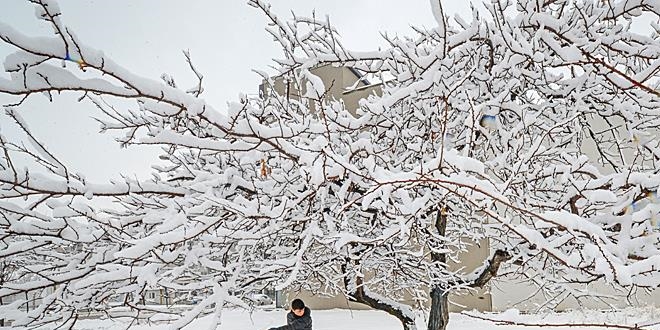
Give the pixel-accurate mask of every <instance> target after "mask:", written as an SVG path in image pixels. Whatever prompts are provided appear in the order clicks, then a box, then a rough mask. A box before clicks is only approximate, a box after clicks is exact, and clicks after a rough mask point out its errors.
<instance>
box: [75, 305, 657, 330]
mask: <svg viewBox="0 0 660 330" xmlns="http://www.w3.org/2000/svg"><path fill="white" fill-rule="evenodd" d="M475 314H476V313H475ZM480 315H481V316H485V317H488V318H492V319H503V320H509V321H516V322H523V323H543V324H567V323H591V324H595V323H598V324H602V323H607V324H619V325H623V324H626V325H634V324H638V325H639V326H646V325H651V324H652V325H651V326H648V327H645V328H644V329H652V330H660V309H657V308H655V309H654V308H637V309H626V310H622V311H617V312H612V311H608V312H598V311H574V312H568V313H548V314H535V315H522V314H519V313H518V312H517V311H514V310H510V311H507V312H504V313H499V314H480ZM312 319H313V322H314V330H349V329H355V330H399V329H401V325H400V323H399V322H398V321H397V319H395V318H394V317H391V316H389V315H388V314H386V313H384V312H378V311H349V310H339V309H335V310H323V311H313V312H312ZM222 320H223V324H222V326H221V327H220V329H221V330H263V329H268V328H269V327H273V326H279V325H282V324H283V323H284V320H285V311H283V310H272V311H263V310H257V311H254V312H253V313H249V312H247V311H241V310H227V311H225V312H224V313H223V318H222ZM656 323H657V324H656ZM125 328H126V324H113V323H112V322H111V321H108V320H81V321H79V323H78V326H77V329H81V330H82V329H89V330H91V329H95V330H96V329H99V330H101V329H103V330H115V329H116V330H119V329H125ZM571 328H573V329H576V328H579V329H594V330H595V329H608V330H611V329H612V328H605V327H588V328H585V327H571ZM131 329H137V330H154V329H167V324H150V325H149V324H140V325H137V326H134V327H133V328H131ZM185 329H190V330H192V329H208V319H206V318H202V319H200V320H197V321H195V322H193V323H192V324H190V325H189V326H188V327H186V328H185ZM420 329H424V328H423V327H420ZM448 329H451V330H472V329H477V330H485V329H495V330H499V329H501V330H511V329H529V330H533V329H543V330H554V329H568V327H566V326H561V327H560V326H551V327H548V326H545V327H542V328H541V327H533V326H523V325H520V326H516V325H495V324H494V323H493V322H490V321H483V320H477V319H474V318H470V317H468V316H465V315H461V314H452V315H451V316H450V324H449V327H448Z"/></svg>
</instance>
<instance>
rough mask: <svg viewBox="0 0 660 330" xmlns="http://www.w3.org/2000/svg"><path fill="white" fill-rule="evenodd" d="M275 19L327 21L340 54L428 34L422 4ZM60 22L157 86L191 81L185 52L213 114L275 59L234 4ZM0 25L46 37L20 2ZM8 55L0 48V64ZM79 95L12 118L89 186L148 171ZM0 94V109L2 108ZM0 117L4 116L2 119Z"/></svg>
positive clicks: (1, 127) (323, 5)
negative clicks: (163, 79) (391, 37)
mask: <svg viewBox="0 0 660 330" xmlns="http://www.w3.org/2000/svg"><path fill="white" fill-rule="evenodd" d="M271 2H272V5H273V9H274V10H275V12H277V13H278V15H279V16H280V17H283V18H288V17H290V16H291V14H290V13H291V11H294V12H295V13H297V14H299V15H304V16H311V13H312V10H314V9H316V15H317V16H319V17H323V16H324V15H326V14H327V15H329V16H330V20H331V22H333V24H334V25H335V26H336V27H337V29H338V30H339V32H340V33H341V35H342V36H343V42H344V44H345V45H346V46H347V47H348V48H349V49H354V50H370V49H374V48H377V47H379V46H384V42H383V40H382V38H381V37H380V32H388V33H389V34H395V33H396V34H400V35H401V34H411V33H412V30H411V29H410V25H411V24H412V25H415V26H423V27H428V28H430V27H433V26H434V25H435V20H434V19H433V15H432V13H431V11H430V4H429V0H408V1H401V0H333V1H330V0H325V1H323V0H305V1H300V0H298V1H295V0H272V1H271ZM59 3H60V8H61V9H62V12H63V21H64V23H65V24H66V25H67V26H68V27H69V28H70V29H72V30H73V31H75V33H76V34H77V36H78V37H79V39H80V40H81V41H82V42H83V43H85V44H87V45H89V46H92V47H95V48H97V49H100V50H103V51H104V53H105V54H106V56H108V57H110V58H113V60H114V61H115V62H117V63H119V64H121V65H123V66H125V67H127V68H128V69H130V70H132V71H133V72H134V73H136V74H138V75H141V76H143V77H148V78H151V79H157V80H159V79H160V78H159V77H160V75H161V74H162V73H164V72H166V73H169V74H171V75H173V76H174V78H175V79H176V80H177V84H178V86H179V87H184V88H188V87H190V86H192V84H193V83H194V80H193V75H192V73H190V72H189V70H188V68H187V65H186V63H185V61H184V57H183V55H182V52H181V51H182V50H184V49H187V50H190V52H191V55H192V58H193V61H194V63H195V64H196V66H197V68H198V69H199V70H200V71H201V72H202V73H203V74H204V76H205V77H204V82H205V88H206V92H205V93H204V97H205V99H206V100H207V102H209V103H210V104H212V105H213V106H214V107H215V108H216V109H219V110H222V109H224V108H225V104H226V102H227V101H229V100H235V99H237V96H238V94H239V93H241V92H244V93H255V92H256V90H257V86H258V85H259V82H260V78H259V77H258V76H257V75H256V74H255V73H253V72H252V71H251V69H258V70H266V71H268V67H269V65H271V63H272V62H271V59H272V58H278V57H280V56H281V54H280V53H279V51H278V48H277V45H276V44H275V42H273V41H272V40H271V38H269V35H268V34H267V33H266V32H265V31H264V27H265V24H266V18H265V16H264V15H263V14H262V13H261V12H260V11H259V10H257V9H255V8H252V7H250V6H248V5H247V1H241V0H223V1H212V0H197V1H173V0H168V1H155V0H151V1H146V0H143V1H132V0H114V1H101V0H96V1H95V0H87V1H62V0H61V1H59ZM443 3H444V6H445V10H446V12H447V13H448V14H452V15H453V13H457V12H462V15H465V14H466V13H467V15H465V16H468V15H469V2H468V1H464V0H457V1H454V0H453V1H444V2H443ZM0 22H3V23H6V24H9V25H11V26H13V27H14V28H17V29H19V30H20V31H22V32H23V33H25V34H27V35H51V36H52V32H51V29H50V27H49V26H48V25H47V24H45V23H43V22H42V21H38V20H37V19H36V18H35V16H34V6H33V5H31V4H29V3H28V2H27V1H23V0H3V3H2V11H0ZM11 51H13V50H12V49H10V48H8V47H7V46H5V45H0V56H2V58H4V56H6V55H7V54H9V52H11ZM79 96H80V95H76V94H69V95H61V96H57V97H56V102H54V103H52V104H51V103H48V102H47V100H46V98H45V97H43V96H41V95H35V96H32V97H30V99H29V100H28V102H26V103H25V104H24V105H23V106H22V107H21V108H20V113H21V114H22V115H23V116H24V118H25V119H26V121H27V122H28V123H29V125H30V127H31V129H32V131H33V133H34V134H35V135H36V136H37V137H39V138H40V139H41V140H42V141H44V142H45V143H46V145H47V146H48V148H49V150H50V151H51V152H53V153H54V154H55V155H58V156H59V157H60V159H61V160H63V161H64V162H65V163H66V164H67V165H69V166H70V169H71V170H73V171H75V172H82V173H85V174H86V175H87V177H88V178H89V179H92V180H95V181H96V180H100V181H105V180H107V179H108V178H111V177H114V178H117V177H118V176H119V173H124V174H129V175H132V174H137V175H138V176H140V177H144V176H146V175H148V174H149V173H150V169H149V164H151V163H153V162H154V161H155V160H154V156H155V154H156V152H155V151H154V150H153V149H152V150H151V151H145V150H143V149H141V147H140V148H129V149H124V150H120V149H119V147H118V144H117V143H115V142H114V141H113V138H112V136H110V135H107V134H104V135H99V134H98V127H99V126H98V124H97V123H96V122H95V121H94V120H93V119H92V118H91V116H98V111H97V110H96V109H94V108H93V107H91V106H90V105H80V104H77V103H76V102H75V99H76V98H77V97H79ZM6 100H7V98H6V97H4V98H3V97H2V96H0V103H2V104H7V103H8V102H6ZM3 113H4V111H3ZM12 124H13V123H11V122H10V121H9V119H8V118H7V117H5V116H4V115H2V116H0V133H1V134H3V135H5V136H7V137H9V138H12V137H16V136H17V134H16V129H15V127H14V125H12Z"/></svg>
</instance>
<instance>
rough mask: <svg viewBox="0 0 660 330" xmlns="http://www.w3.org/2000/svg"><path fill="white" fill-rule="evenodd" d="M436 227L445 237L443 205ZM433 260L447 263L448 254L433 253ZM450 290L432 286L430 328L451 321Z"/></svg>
mask: <svg viewBox="0 0 660 330" xmlns="http://www.w3.org/2000/svg"><path fill="white" fill-rule="evenodd" d="M435 229H436V230H437V231H438V235H440V236H442V237H444V236H445V233H446V229H447V209H446V208H445V207H444V206H443V207H442V208H441V209H439V210H438V215H437V216H436V220H435ZM431 260H432V261H433V262H438V263H441V264H443V265H446V264H447V255H445V254H444V253H435V252H432V253H431ZM448 295H449V292H448V291H447V290H446V289H444V288H441V287H440V286H438V285H433V286H432V287H431V311H430V313H429V324H428V330H445V328H447V323H449V304H448V299H447V296H448Z"/></svg>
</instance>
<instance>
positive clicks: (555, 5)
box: [254, 1, 660, 329]
mask: <svg viewBox="0 0 660 330" xmlns="http://www.w3.org/2000/svg"><path fill="white" fill-rule="evenodd" d="M254 3H255V5H256V6H259V7H261V8H262V9H263V10H264V11H265V12H266V13H267V14H268V15H269V17H270V18H271V21H272V24H273V28H272V29H271V30H270V31H271V33H272V34H273V36H274V37H275V39H276V40H278V41H279V42H280V43H281V44H282V47H283V49H284V50H285V59H282V60H280V61H279V63H281V64H282V66H283V68H282V70H281V71H282V73H283V74H284V75H285V77H286V79H288V80H293V81H296V83H295V85H297V86H298V88H297V89H298V90H301V91H302V90H304V91H305V93H300V94H303V95H298V96H297V98H298V99H307V100H308V102H310V103H314V106H313V107H310V111H312V110H311V109H319V110H316V113H317V114H318V116H319V120H322V121H323V122H324V123H325V125H326V127H327V128H326V130H327V132H326V138H325V139H324V142H326V141H327V145H326V146H325V147H324V149H323V150H322V152H321V153H320V154H319V159H318V160H317V162H318V165H317V166H318V170H316V172H317V173H318V172H322V171H323V172H324V173H325V175H324V177H325V182H323V183H320V184H319V187H318V188H317V190H318V191H319V193H322V194H324V195H326V196H327V197H325V199H326V202H325V203H324V205H323V207H324V210H323V219H324V221H325V222H326V223H327V228H328V234H326V235H325V236H328V235H329V237H328V240H329V243H330V245H328V246H327V247H326V248H327V249H328V250H329V251H328V252H327V253H326V254H322V255H331V253H332V252H335V253H338V254H339V256H343V260H342V258H341V257H339V256H338V259H336V260H335V261H336V263H335V264H332V263H329V262H327V261H328V260H327V259H322V261H321V264H322V265H324V268H321V269H320V272H321V273H322V274H324V275H323V276H318V277H319V278H322V279H326V280H328V281H327V283H324V284H325V285H330V286H332V283H336V282H337V280H338V279H340V278H341V279H343V280H344V284H345V286H344V287H343V288H342V289H343V290H344V293H345V294H346V295H347V296H348V297H350V298H352V299H354V300H356V301H358V302H362V303H365V304H367V305H370V306H372V307H376V308H380V309H384V310H388V311H389V312H391V313H392V314H393V315H395V316H397V317H398V318H399V319H400V320H401V321H402V323H404V326H405V327H413V324H412V323H413V315H412V314H411V313H410V311H409V310H408V308H406V307H405V306H400V304H397V303H396V302H395V301H393V299H392V298H395V297H393V294H392V292H396V293H400V292H402V291H403V292H405V291H408V293H409V294H411V295H415V293H416V292H418V291H419V289H420V286H422V287H426V288H428V289H429V290H430V292H429V293H428V294H427V295H426V296H427V297H429V298H430V299H431V300H432V305H431V316H430V319H429V329H443V328H444V327H445V326H446V323H447V317H448V315H447V293H448V292H450V291H454V290H460V289H463V288H466V287H474V286H482V285H484V284H486V282H487V281H488V280H489V279H490V278H491V277H492V276H493V275H495V273H496V272H497V270H498V267H499V265H500V263H501V262H503V261H505V260H508V259H511V261H512V264H513V265H512V266H514V267H515V268H513V269H512V272H513V273H514V274H516V275H517V276H520V277H523V278H525V279H528V280H530V281H532V282H533V283H534V284H536V285H537V286H538V287H539V289H540V290H543V291H552V292H553V293H554V294H553V296H555V297H556V296H557V295H558V296H560V297H562V298H560V299H563V298H565V297H566V296H567V295H575V296H578V297H580V296H583V295H589V294H590V292H589V291H588V289H587V286H586V284H589V283H591V282H594V281H597V280H600V279H603V280H605V281H606V282H607V283H610V284H612V285H616V286H623V287H630V286H635V287H645V288H653V287H656V286H657V285H658V281H659V280H660V277H659V276H658V275H659V274H658V271H659V266H660V265H659V264H658V262H659V257H658V256H657V252H658V243H659V242H660V241H659V236H658V235H659V234H658V230H657V222H656V220H655V219H656V217H657V213H658V209H657V201H656V200H655V196H656V191H657V189H658V183H657V166H656V164H657V163H656V161H657V157H658V149H657V148H658V142H657V141H656V139H655V138H654V137H655V135H656V134H657V133H658V123H659V122H658V119H659V117H658V115H659V114H658V113H657V111H655V110H656V109H658V108H659V105H660V104H659V99H658V95H659V94H660V93H659V92H658V90H657V88H658V84H659V80H658V71H659V70H660V69H659V67H658V64H659V63H660V62H658V54H659V53H658V51H659V50H660V48H658V46H659V45H660V44H659V42H660V40H659V31H658V27H657V25H653V30H651V29H648V30H646V31H644V32H643V33H644V34H641V33H636V32H633V31H630V26H631V24H632V23H633V21H635V19H636V18H637V17H639V16H640V15H643V14H646V15H655V16H657V15H658V14H659V10H658V5H657V2H653V1H646V2H645V1H636V2H634V3H633V2H631V1H621V2H617V3H611V2H608V3H606V2H594V1H584V2H571V1H547V2H539V1H518V2H517V3H513V2H510V1H509V2H507V1H497V2H493V3H492V4H486V5H485V8H486V10H485V13H484V12H480V11H479V10H477V9H474V10H473V15H472V20H471V22H465V21H463V20H461V19H460V18H456V19H455V20H454V23H453V24H450V23H449V21H448V19H447V18H446V17H445V15H444V13H443V11H442V4H441V3H440V2H439V1H431V6H432V8H433V10H434V15H435V17H436V19H437V22H438V27H436V28H433V29H431V30H424V29H417V30H416V32H417V36H416V37H414V38H401V37H394V38H387V41H388V43H389V44H390V46H391V47H390V48H388V49H384V50H380V51H375V52H352V51H350V50H347V49H346V48H345V47H343V46H342V45H341V43H340V42H339V40H340V38H339V37H338V36H337V35H336V34H335V33H334V31H333V30H332V28H331V27H330V26H329V24H328V22H326V21H322V20H317V19H315V18H313V17H312V18H307V17H298V18H296V19H295V21H294V22H293V23H290V22H282V21H280V20H278V19H277V17H276V16H275V15H273V14H272V13H270V11H269V9H268V5H267V4H265V3H262V2H259V1H255V2H254ZM301 36H303V37H301ZM328 64H330V65H339V66H351V67H354V68H357V69H359V70H361V71H363V72H368V73H372V74H376V75H380V77H381V80H382V81H383V95H382V96H373V97H371V98H369V99H368V100H365V101H363V102H362V103H361V107H360V109H358V111H357V114H356V116H351V115H350V114H348V113H347V112H346V111H345V110H343V109H342V108H341V105H338V104H337V103H336V102H332V100H328V98H327V97H325V95H326V91H325V89H324V86H319V84H318V80H317V79H316V78H313V77H307V76H305V75H304V74H300V75H296V72H301V73H304V72H305V70H307V69H308V68H310V67H316V66H320V65H328ZM310 90H311V91H312V93H311V94H310ZM337 133H339V134H337ZM335 134H337V135H335ZM333 237H335V239H334V240H333V239H332V238H333ZM483 238H488V239H489V240H490V242H491V244H492V246H493V247H494V249H493V254H492V257H491V258H490V260H484V267H483V268H481V269H478V270H477V271H476V272H474V273H464V272H462V271H452V270H450V268H448V267H447V261H448V260H449V259H452V260H457V261H459V262H460V260H459V259H458V253H460V252H463V251H465V250H466V246H468V245H469V244H477V243H478V242H479V241H480V240H481V239H483ZM333 270H334V271H335V274H337V275H336V276H334V277H332V276H331V277H328V276H327V274H333ZM576 284H585V286H583V287H582V288H578V289H576V288H575V285H576ZM384 295H389V297H386V298H387V299H385V297H383V296H384ZM558 301H560V300H558Z"/></svg>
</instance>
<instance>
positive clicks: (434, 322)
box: [428, 287, 449, 330]
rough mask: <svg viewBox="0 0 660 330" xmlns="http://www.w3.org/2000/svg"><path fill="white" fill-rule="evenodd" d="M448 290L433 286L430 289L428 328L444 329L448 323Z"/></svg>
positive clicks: (429, 329)
mask: <svg viewBox="0 0 660 330" xmlns="http://www.w3.org/2000/svg"><path fill="white" fill-rule="evenodd" d="M448 295H449V292H447V291H445V290H443V289H441V288H439V287H434V288H433V289H432V290H431V313H430V314H429V325H428V330H445V328H447V324H448V323H449V299H448Z"/></svg>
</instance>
